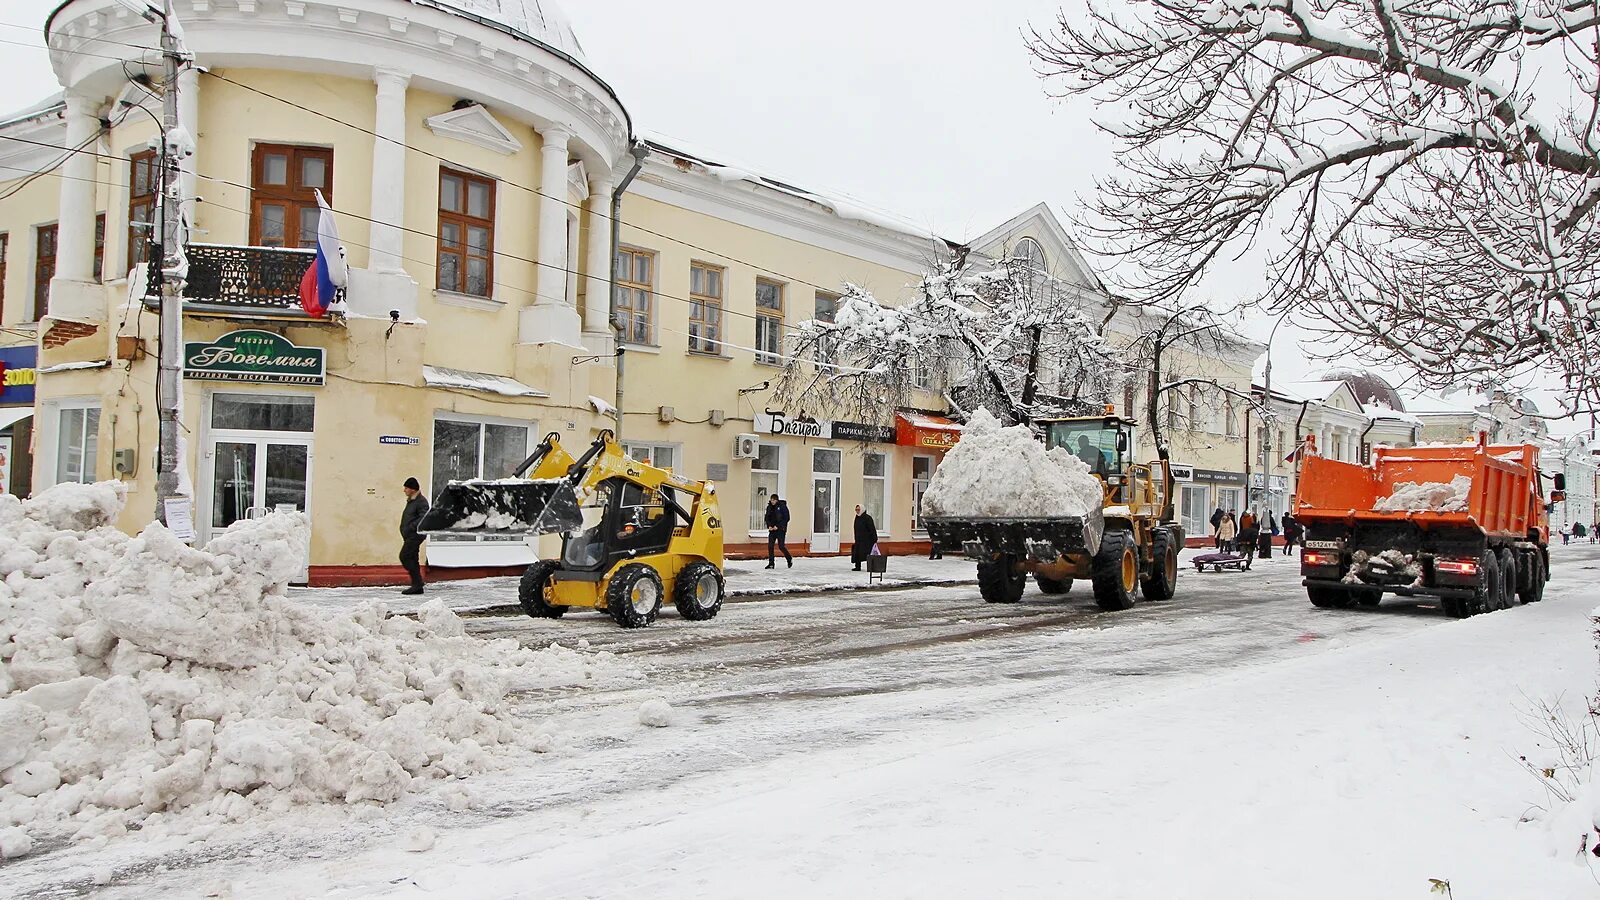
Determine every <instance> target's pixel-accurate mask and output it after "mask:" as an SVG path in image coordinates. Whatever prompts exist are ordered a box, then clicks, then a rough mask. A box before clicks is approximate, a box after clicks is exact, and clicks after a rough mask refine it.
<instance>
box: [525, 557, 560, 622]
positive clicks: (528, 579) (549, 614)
mask: <svg viewBox="0 0 1600 900" xmlns="http://www.w3.org/2000/svg"><path fill="white" fill-rule="evenodd" d="M560 568H561V563H559V562H557V561H556V560H553V559H541V560H539V561H538V562H536V563H534V564H533V565H531V566H529V567H528V571H526V572H523V573H522V581H520V582H518V583H517V601H518V602H520V603H521V604H522V611H523V612H525V613H527V614H528V615H530V616H532V617H534V618H535V619H559V618H561V617H562V616H564V615H566V614H567V607H565V606H559V605H557V604H554V603H546V602H545V599H544V589H545V585H546V583H547V582H549V580H550V576H551V575H552V574H553V573H555V572H556V571H558V570H559V569H560Z"/></svg>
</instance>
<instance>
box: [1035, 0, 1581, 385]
mask: <svg viewBox="0 0 1600 900" xmlns="http://www.w3.org/2000/svg"><path fill="white" fill-rule="evenodd" d="M1031 50H1032V53H1033V55H1034V57H1035V59H1036V61H1037V63H1038V65H1039V67H1040V70H1041V71H1042V72H1043V73H1044V74H1045V75H1046V77H1047V79H1048V82H1049V83H1050V84H1052V85H1055V86H1057V87H1058V89H1059V90H1060V91H1062V92H1063V93H1066V94H1084V95H1087V96H1090V97H1092V98H1094V99H1096V100H1098V101H1100V102H1101V104H1102V109H1103V110H1104V111H1105V112H1106V114H1107V115H1108V116H1109V118H1107V119H1105V120H1104V121H1101V122H1100V123H1099V125H1100V127H1101V128H1102V129H1104V130H1106V131H1107V132H1109V133H1110V134H1112V135H1113V136H1114V137H1115V138H1116V139H1117V140H1118V141H1119V142H1120V144H1121V145H1122V146H1121V148H1120V150H1119V153H1118V154H1117V160H1118V165H1119V169H1120V172H1119V173H1118V174H1116V175H1114V176H1112V177H1109V178H1107V179H1105V180H1104V181H1103V182H1102V183H1101V184H1100V185H1099V188H1100V190H1099V194H1098V197H1097V198H1096V199H1095V200H1094V208H1093V210H1092V212H1091V213H1090V214H1089V215H1088V216H1087V217H1086V218H1085V220H1084V221H1083V222H1082V223H1081V224H1082V226H1083V228H1084V232H1085V233H1086V234H1087V235H1088V236H1089V237H1090V238H1091V239H1098V243H1099V244H1100V245H1101V246H1100V249H1102V250H1103V251H1104V252H1106V253H1109V254H1112V255H1114V256H1118V257H1122V258H1124V259H1125V260H1127V261H1128V262H1130V263H1133V265H1125V266H1119V267H1117V269H1116V270H1115V271H1113V272H1112V273H1111V274H1112V275H1113V276H1117V277H1120V278H1121V280H1122V287H1123V288H1124V289H1125V290H1126V291H1128V292H1129V293H1130V294H1132V295H1133V296H1135V297H1137V298H1140V299H1145V300H1149V299H1166V300H1173V299H1176V298H1178V297H1179V296H1180V295H1181V294H1182V293H1183V292H1184V291H1185V290H1186V289H1187V288H1189V287H1190V286H1191V285H1193V284H1194V283H1195V282H1196V281H1197V280H1199V279H1200V278H1202V277H1203V276H1204V275H1205V274H1206V273H1207V272H1208V271H1211V270H1213V269H1214V268H1215V265H1216V263H1217V262H1218V261H1220V260H1224V259H1227V258H1231V257H1233V256H1235V255H1236V254H1238V253H1240V252H1244V251H1245V248H1246V247H1247V246H1248V245H1254V248H1255V251H1254V252H1258V253H1259V254H1260V255H1261V258H1263V259H1264V260H1265V261H1266V266H1267V272H1268V275H1269V278H1268V282H1267V284H1266V287H1265V290H1264V295H1263V296H1262V297H1260V298H1258V299H1259V300H1260V301H1261V302H1263V303H1265V304H1266V305H1268V306H1270V307H1272V308H1274V309H1275V310H1277V311H1280V312H1282V311H1285V310H1287V309H1290V308H1297V309H1298V310H1300V311H1304V312H1309V313H1310V314H1312V316H1313V317H1314V318H1315V319H1316V320H1317V321H1318V322H1319V323H1320V327H1322V328H1324V329H1326V330H1327V331H1328V333H1329V334H1331V335H1334V336H1335V340H1333V341H1332V342H1331V343H1330V349H1329V351H1328V352H1329V355H1349V354H1354V355H1357V356H1360V357H1363V358H1365V359H1367V360H1368V361H1372V362H1377V363H1387V364H1394V363H1401V364H1409V366H1410V367H1411V368H1413V369H1414V370H1415V371H1416V372H1417V373H1418V375H1419V378H1420V380H1421V381H1422V382H1423V383H1424V384H1427V385H1429V386H1432V387H1444V386H1448V385H1454V384H1463V383H1472V382H1478V383H1483V382H1487V381H1491V380H1492V381H1499V382H1504V381H1506V380H1508V379H1512V378H1516V377H1517V376H1520V375H1524V374H1527V373H1530V372H1534V371H1539V370H1554V371H1557V372H1559V373H1560V374H1561V375H1562V376H1563V377H1564V379H1565V395H1566V402H1567V404H1568V409H1569V411H1585V410H1587V411H1592V410H1595V409H1596V408H1600V331H1597V328H1596V315H1597V314H1600V294H1597V292H1596V278H1597V277H1600V239H1597V235H1596V217H1597V215H1600V212H1597V205H1600V5H1597V4H1596V3H1595V2H1594V0H1583V2H1576V0H1131V2H1128V0H1089V7H1088V12H1087V14H1086V15H1082V16H1080V15H1078V14H1077V13H1076V12H1074V13H1072V14H1070V15H1069V14H1068V13H1063V14H1062V16H1061V17H1060V18H1059V19H1058V21H1057V23H1056V24H1055V26H1054V27H1052V28H1050V29H1048V30H1046V31H1038V32H1035V34H1034V35H1033V39H1032V41H1031Z"/></svg>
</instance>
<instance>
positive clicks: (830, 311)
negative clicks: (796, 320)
mask: <svg viewBox="0 0 1600 900" xmlns="http://www.w3.org/2000/svg"><path fill="white" fill-rule="evenodd" d="M838 317H839V295H838V294H830V293H828V292H826V291H817V307H816V316H815V318H816V320H817V321H818V322H827V323H828V324H830V325H831V324H833V322H834V321H835V320H836V319H838ZM838 361H839V338H838V335H826V336H824V337H823V338H822V339H821V340H819V341H817V362H824V363H835V362H838Z"/></svg>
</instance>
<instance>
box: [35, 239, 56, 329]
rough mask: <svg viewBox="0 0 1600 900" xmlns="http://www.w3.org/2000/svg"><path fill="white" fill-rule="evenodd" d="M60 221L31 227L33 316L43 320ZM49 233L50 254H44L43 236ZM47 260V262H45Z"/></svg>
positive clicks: (47, 303) (37, 320)
mask: <svg viewBox="0 0 1600 900" xmlns="http://www.w3.org/2000/svg"><path fill="white" fill-rule="evenodd" d="M60 225H61V223H59V222H50V223H48V224H45V225H35V226H34V228H33V318H31V319H29V320H28V321H30V322H39V321H43V320H44V317H45V315H46V314H47V313H48V312H49V311H50V279H51V278H53V277H54V276H55V274H56V253H57V251H58V249H59V242H60V239H61V228H60ZM47 233H48V234H49V235H50V255H48V256H46V255H45V254H44V236H45V234H47ZM46 260H49V262H48V264H47V263H46V262H45V261H46Z"/></svg>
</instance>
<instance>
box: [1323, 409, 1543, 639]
mask: <svg viewBox="0 0 1600 900" xmlns="http://www.w3.org/2000/svg"><path fill="white" fill-rule="evenodd" d="M1372 457H1373V459H1372V465H1370V466H1361V465H1355V464H1352V463H1345V462H1337V461H1335V460H1331V459H1323V458H1321V457H1319V456H1315V455H1311V456H1308V457H1306V458H1305V459H1304V460H1303V461H1302V463H1301V469H1300V478H1299V486H1298V488H1297V490H1296V496H1295V508H1294V515H1295V519H1296V520H1298V521H1299V522H1300V523H1301V524H1302V525H1304V526H1305V529H1306V533H1305V549H1304V552H1303V553H1302V554H1301V557H1300V573H1301V575H1303V576H1304V577H1305V581H1304V584H1305V587H1306V593H1307V594H1308V595H1309V596H1310V598H1311V602H1312V603H1313V604H1315V605H1317V606H1320V607H1335V608H1344V607H1348V606H1351V605H1352V604H1357V603H1359V604H1364V605H1368V606H1376V605H1377V604H1378V602H1379V601H1380V600H1382V598H1383V595H1384V593H1385V592H1389V593H1394V594H1398V595H1401V596H1407V597H1410V596H1433V597H1438V598H1440V600H1441V602H1442V605H1443V606H1444V609H1445V612H1447V613H1449V614H1450V615H1452V616H1455V617H1456V618H1466V617H1467V616H1471V615H1475V614H1477V613H1480V612H1493V611H1494V610H1498V609H1506V608H1508V607H1510V606H1513V605H1515V604H1516V602H1517V601H1518V600H1519V599H1520V600H1521V601H1522V602H1524V603H1532V602H1534V601H1536V600H1539V599H1540V598H1542V597H1543V596H1544V585H1545V582H1546V581H1547V580H1548V579H1549V577H1550V552H1549V544H1550V526H1549V518H1548V516H1547V512H1548V509H1549V507H1547V506H1546V504H1545V497H1544V493H1543V487H1542V485H1541V481H1540V479H1541V477H1542V476H1541V475H1540V472H1539V448H1538V447H1535V446H1533V445H1532V444H1521V445H1491V444H1490V443H1489V442H1488V438H1487V436H1486V435H1479V439H1478V443H1476V444H1464V445H1460V446H1449V447H1406V448H1388V447H1379V448H1376V449H1374V450H1373V452H1372ZM1552 481H1553V483H1554V487H1555V490H1554V491H1553V492H1552V493H1551V495H1550V503H1552V504H1553V503H1556V502H1559V501H1560V500H1562V499H1564V495H1563V493H1562V491H1563V489H1564V488H1565V487H1566V485H1565V484H1564V483H1563V482H1564V479H1563V477H1562V476H1561V475H1559V474H1558V475H1555V476H1554V477H1553V479H1552Z"/></svg>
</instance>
